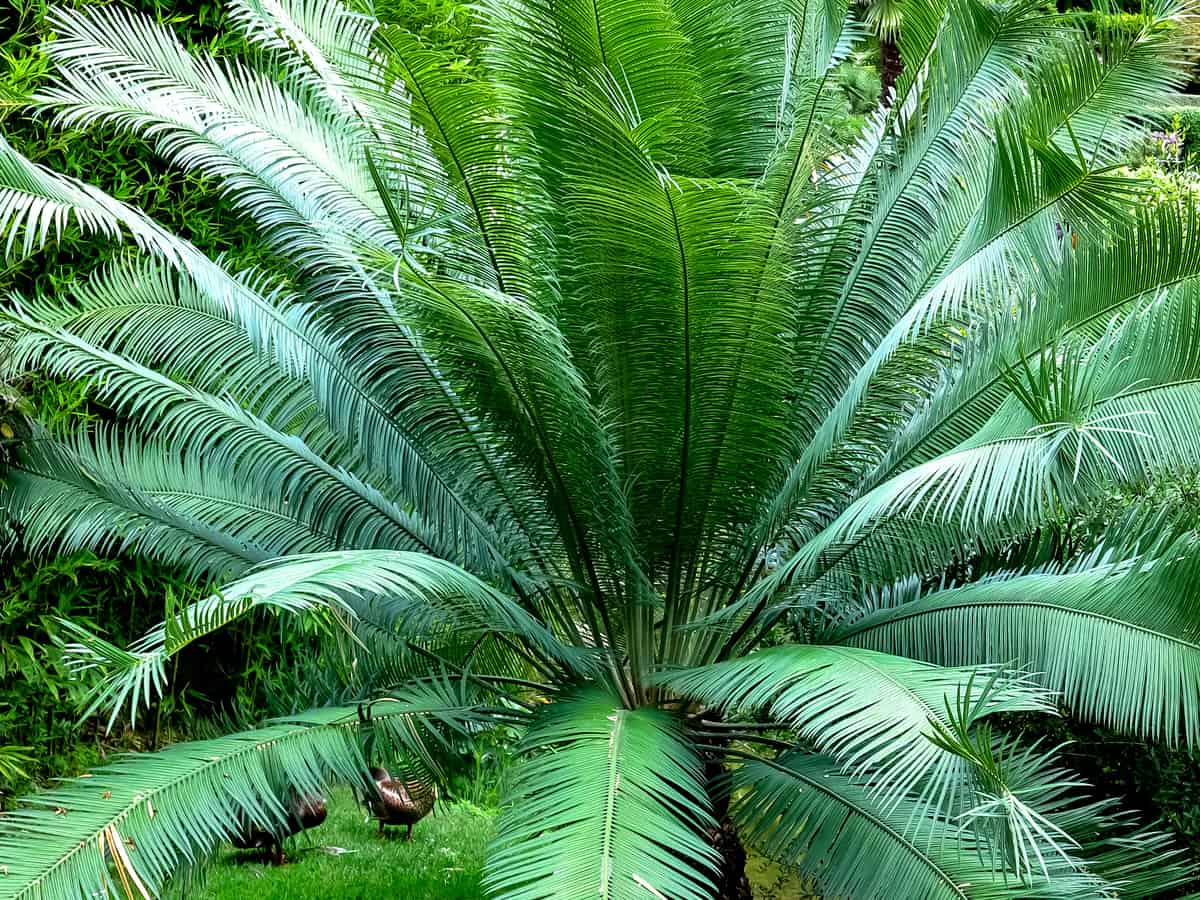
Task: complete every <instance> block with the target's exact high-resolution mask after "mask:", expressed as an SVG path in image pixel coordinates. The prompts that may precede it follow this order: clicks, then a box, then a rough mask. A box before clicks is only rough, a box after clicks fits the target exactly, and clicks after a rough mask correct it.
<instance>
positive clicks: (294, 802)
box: [233, 768, 437, 865]
mask: <svg viewBox="0 0 1200 900" xmlns="http://www.w3.org/2000/svg"><path fill="white" fill-rule="evenodd" d="M371 780H372V782H373V783H374V796H371V795H368V796H367V798H366V803H367V809H368V810H369V811H370V813H371V815H372V816H374V817H375V818H376V819H377V820H378V821H379V834H380V836H383V834H384V828H385V827H386V826H388V825H407V826H408V833H407V834H406V835H405V840H409V841H411V840H412V830H413V825H415V824H416V823H417V822H419V821H421V820H422V819H423V818H425V816H427V815H429V813H430V812H431V811H432V810H433V804H434V801H435V800H436V799H437V788H436V787H431V786H429V785H426V784H422V783H420V782H417V781H399V780H396V779H393V778H392V776H391V775H390V774H389V773H388V770H387V769H381V768H373V769H371ZM327 815H328V810H327V809H326V808H325V798H324V797H320V796H316V795H313V794H309V795H300V794H293V795H292V799H291V801H290V803H289V805H288V820H287V823H286V825H285V827H284V829H283V830H279V831H276V830H272V829H269V828H264V827H263V826H261V825H257V824H253V823H250V824H247V825H245V826H244V827H243V828H242V830H241V831H240V832H239V833H237V834H236V835H234V837H233V846H235V847H237V848H238V849H239V850H266V851H267V852H268V853H269V854H270V856H271V860H272V862H274V863H275V865H281V864H282V863H283V861H284V857H283V843H282V842H283V840H284V839H286V838H289V837H291V836H292V835H294V834H299V833H300V832H301V831H307V830H308V829H309V828H316V827H317V826H318V825H320V824H321V823H322V822H324V821H325V817H326V816H327Z"/></svg>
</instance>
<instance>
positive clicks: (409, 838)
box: [404, 822, 412, 841]
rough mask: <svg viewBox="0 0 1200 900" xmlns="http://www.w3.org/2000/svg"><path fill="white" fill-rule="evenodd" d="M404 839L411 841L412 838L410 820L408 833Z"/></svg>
mask: <svg viewBox="0 0 1200 900" xmlns="http://www.w3.org/2000/svg"><path fill="white" fill-rule="evenodd" d="M404 839H405V840H406V841H411V840H412V823H411V822H409V823H408V834H407V835H406V836H405V838H404Z"/></svg>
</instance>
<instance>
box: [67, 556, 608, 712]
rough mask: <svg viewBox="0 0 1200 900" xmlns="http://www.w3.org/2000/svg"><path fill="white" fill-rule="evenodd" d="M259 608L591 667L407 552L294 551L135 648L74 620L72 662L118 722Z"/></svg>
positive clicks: (529, 622)
mask: <svg viewBox="0 0 1200 900" xmlns="http://www.w3.org/2000/svg"><path fill="white" fill-rule="evenodd" d="M257 608H266V609H269V610H271V611H274V612H283V613H290V614H306V615H316V616H318V617H321V618H325V619H327V620H330V621H333V622H337V621H339V620H340V621H343V622H345V621H346V620H353V619H355V618H357V616H358V612H359V610H362V611H364V613H366V614H367V615H369V617H370V619H371V620H372V621H374V622H377V623H378V622H385V623H386V625H387V626H388V627H389V628H390V629H392V630H393V631H395V632H398V633H400V634H401V635H404V636H406V637H409V638H410V639H411V640H412V641H413V642H415V643H420V642H422V640H423V639H426V638H428V637H429V636H430V635H433V634H436V633H437V632H444V631H454V630H465V631H469V632H471V633H474V634H476V635H480V634H486V633H489V632H491V633H496V634H504V635H508V636H510V637H512V638H514V639H515V640H516V641H518V642H520V643H523V644H525V645H527V646H528V648H529V650H530V651H531V652H533V653H535V654H537V655H539V656H540V657H541V658H542V659H546V660H551V661H553V662H555V663H558V664H560V665H572V664H573V665H574V666H576V667H578V668H579V669H581V670H583V671H585V672H586V671H587V669H588V663H587V659H586V657H584V656H583V655H581V654H579V653H577V652H574V651H571V650H569V649H568V648H567V647H565V646H563V645H562V644H560V643H559V642H558V640H557V639H556V638H555V637H554V636H553V635H552V634H551V633H550V632H549V631H547V630H546V628H545V627H544V626H543V625H542V624H541V623H540V622H538V621H537V620H536V619H535V618H533V617H532V616H530V615H529V614H528V613H527V612H525V611H524V610H522V609H521V607H520V606H519V605H518V604H517V603H516V602H515V601H513V600H511V599H509V598H508V597H506V596H504V595H503V594H501V593H500V592H499V591H497V590H495V589H494V588H492V587H490V586H488V585H487V584H485V583H484V582H482V581H480V580H479V579H477V578H475V577H474V576H473V575H471V574H469V573H468V572H465V571H463V570H462V569H459V568H458V567H456V566H454V565H452V564H450V563H447V562H444V561H442V560H438V559H435V558H432V557H429V556H425V555H423V554H420V553H406V552H403V551H383V550H358V551H341V552H329V553H318V554H308V555H304V554H293V555H291V556H287V557H284V558H282V559H279V560H273V561H269V562H266V563H264V564H261V565H259V566H256V567H255V568H253V569H251V570H250V571H249V572H247V573H246V574H245V575H243V576H242V577H241V578H239V579H237V580H236V581H234V582H232V583H230V584H227V585H224V586H223V587H222V589H221V590H220V592H218V593H216V594H214V595H212V596H210V597H208V598H206V599H204V600H199V601H197V602H196V603H193V604H191V605H189V606H186V607H183V608H182V609H180V610H179V611H178V612H177V613H175V614H173V615H171V616H170V617H169V618H168V619H167V620H166V622H164V623H163V624H162V625H160V626H158V627H156V628H155V629H153V630H152V631H150V632H149V633H148V634H146V635H145V636H143V637H142V638H140V639H139V640H138V641H137V642H136V643H134V644H133V646H132V647H131V648H130V649H129V650H122V649H120V648H118V647H115V646H113V645H112V644H110V643H108V642H107V641H105V640H103V639H101V638H98V637H96V636H94V635H91V634H89V633H88V632H87V631H86V630H85V629H82V628H80V627H79V626H77V625H74V624H72V623H70V622H66V621H64V622H63V626H64V627H65V628H67V629H69V631H70V632H71V634H72V636H73V637H75V638H76V641H77V642H76V643H73V644H71V645H69V646H68V647H67V651H68V655H69V657H70V659H71V665H72V667H73V668H75V669H77V670H79V671H89V670H93V669H97V670H99V671H100V673H101V675H102V678H101V680H100V681H98V682H97V684H96V685H95V688H94V690H93V692H92V693H93V699H92V705H91V709H90V710H89V712H93V711H95V710H97V709H99V710H105V711H108V712H109V713H110V717H109V724H110V726H111V723H112V721H113V720H114V719H115V718H116V716H117V715H118V714H119V713H120V712H121V711H122V709H123V708H126V707H127V708H128V712H129V717H130V719H131V720H133V719H135V718H136V715H137V710H138V708H139V706H141V705H144V704H148V703H150V702H151V701H152V700H153V699H154V698H155V697H157V696H159V695H161V694H162V691H163V686H164V685H165V683H166V663H167V660H169V659H170V658H171V657H172V656H174V655H175V654H176V653H178V652H179V651H180V650H181V649H182V648H183V647H185V646H187V645H188V644H190V643H192V642H193V641H196V640H198V639H199V638H201V637H203V636H204V635H206V634H209V633H211V632H213V631H216V630H217V629H219V628H222V627H224V626H225V625H227V624H229V623H230V622H232V621H234V620H235V619H238V618H240V617H242V616H244V615H246V614H247V613H249V612H250V611H251V610H253V609H257Z"/></svg>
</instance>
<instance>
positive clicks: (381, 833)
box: [379, 819, 383, 837]
mask: <svg viewBox="0 0 1200 900" xmlns="http://www.w3.org/2000/svg"><path fill="white" fill-rule="evenodd" d="M379 836H380V837H383V819H380V820H379Z"/></svg>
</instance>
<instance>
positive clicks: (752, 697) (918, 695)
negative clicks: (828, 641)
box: [661, 644, 1053, 805]
mask: <svg viewBox="0 0 1200 900" xmlns="http://www.w3.org/2000/svg"><path fill="white" fill-rule="evenodd" d="M661 680H662V683H663V684H664V685H666V686H667V687H669V688H671V689H672V690H673V691H676V692H678V693H680V694H682V695H683V696H685V697H687V698H689V699H692V700H697V701H700V702H702V703H704V704H706V705H707V706H711V707H714V708H716V709H718V710H721V711H723V712H726V713H733V712H739V711H741V712H754V711H758V710H761V711H763V712H765V713H766V714H767V715H769V716H770V718H771V719H773V720H775V721H778V722H779V723H780V724H782V725H785V726H787V727H788V728H789V729H793V730H795V732H796V734H797V736H798V737H799V739H800V740H802V741H804V742H805V743H806V744H808V745H811V746H813V747H815V748H816V749H817V750H818V751H820V752H821V753H824V754H825V755H827V756H830V757H832V758H834V759H836V760H837V761H838V762H839V763H841V764H842V766H843V771H845V772H847V773H850V774H853V775H854V776H855V777H856V778H858V779H860V780H861V782H862V783H864V784H870V785H872V786H873V789H874V791H875V792H876V794H877V795H878V796H879V797H881V798H882V800H881V802H882V803H884V804H885V805H886V804H887V803H889V802H892V801H895V800H897V799H898V798H900V797H902V796H904V795H906V794H908V793H910V792H912V791H914V789H915V788H916V787H917V786H918V784H921V783H922V782H925V781H926V780H928V779H929V778H930V776H931V775H933V773H934V772H935V770H938V769H939V767H944V766H945V765H946V764H947V758H946V755H945V753H943V751H942V750H941V749H940V748H939V747H937V746H935V744H934V743H933V742H932V741H931V740H930V738H931V737H932V736H933V735H934V734H936V728H937V725H938V723H942V725H943V726H945V725H948V724H949V721H948V720H947V707H948V704H951V703H954V702H957V701H958V700H959V699H965V701H967V702H970V703H972V705H971V707H970V708H971V710H972V712H971V716H972V724H973V723H974V722H975V721H978V720H980V719H982V718H984V717H986V716H988V715H991V714H993V713H997V712H1012V711H1017V710H1037V711H1049V710H1051V709H1052V708H1053V707H1052V705H1051V704H1050V701H1049V695H1048V694H1047V693H1045V692H1043V691H1040V690H1039V689H1037V688H1036V687H1034V686H1033V685H1032V684H1031V683H1030V682H1029V680H1028V679H1026V678H1024V677H1022V676H1020V675H1019V674H1016V673H1006V672H1004V671H1002V670H1000V669H998V668H992V669H987V668H981V669H972V668H967V667H964V668H942V667H940V666H928V665H922V664H921V663H916V662H914V661H913V660H911V659H905V658H904V657H901V656H890V655H888V654H886V653H875V652H871V651H862V650H859V649H858V648H852V647H838V646H833V645H819V644H793V645H785V646H782V647H773V648H771V649H769V650H762V651H759V652H757V653H751V654H749V655H747V656H745V657H744V658H742V659H739V660H731V661H728V662H723V663H717V664H716V665H711V666H705V667H703V668H698V669H691V670H684V671H681V672H677V673H674V672H672V673H667V674H665V675H664V676H663V677H662V679H661ZM976 701H977V702H976ZM944 774H945V773H944Z"/></svg>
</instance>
